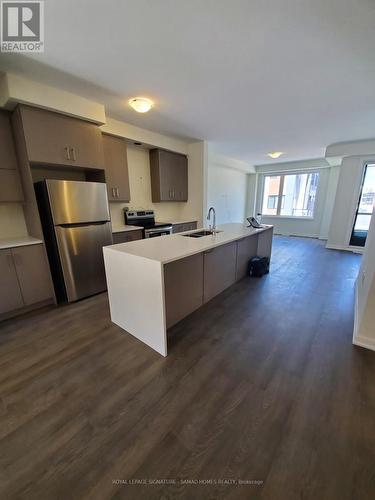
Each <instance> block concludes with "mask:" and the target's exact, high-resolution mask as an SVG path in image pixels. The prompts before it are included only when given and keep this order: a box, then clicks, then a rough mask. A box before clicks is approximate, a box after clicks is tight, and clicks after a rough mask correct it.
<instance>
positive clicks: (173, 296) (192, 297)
mask: <svg viewBox="0 0 375 500" xmlns="http://www.w3.org/2000/svg"><path fill="white" fill-rule="evenodd" d="M164 286H165V310H166V322H167V328H169V327H171V326H172V325H174V324H175V323H177V322H178V321H180V320H181V319H182V318H184V317H185V316H187V315H188V314H190V313H192V312H193V311H195V310H196V309H198V308H199V307H200V306H201V305H202V304H203V254H202V253H200V254H196V255H192V256H191V257H186V258H185V259H181V260H177V261H175V262H170V263H169V264H166V265H165V266H164Z"/></svg>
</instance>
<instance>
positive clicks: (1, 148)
mask: <svg viewBox="0 0 375 500" xmlns="http://www.w3.org/2000/svg"><path fill="white" fill-rule="evenodd" d="M0 153H1V154H0V202H8V201H11V202H13V201H16V202H20V201H23V199H24V197H23V192H22V187H21V181H20V177H19V174H18V165H17V157H16V150H15V146H14V140H13V134H12V128H11V124H10V116H9V113H8V112H7V111H0Z"/></svg>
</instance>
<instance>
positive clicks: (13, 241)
mask: <svg viewBox="0 0 375 500" xmlns="http://www.w3.org/2000/svg"><path fill="white" fill-rule="evenodd" d="M41 243H43V241H42V240H39V239H38V238H33V237H32V236H23V237H21V238H1V239H0V250H4V249H6V248H15V247H25V246H28V245H40V244H41Z"/></svg>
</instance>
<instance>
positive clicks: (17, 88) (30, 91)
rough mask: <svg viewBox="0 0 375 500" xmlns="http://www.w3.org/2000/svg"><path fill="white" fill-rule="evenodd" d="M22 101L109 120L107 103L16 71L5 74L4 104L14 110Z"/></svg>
mask: <svg viewBox="0 0 375 500" xmlns="http://www.w3.org/2000/svg"><path fill="white" fill-rule="evenodd" d="M18 103H22V104H30V105H32V106H38V107H40V108H45V109H50V110H53V111H58V112H60V113H64V114H66V115H70V116H75V117H77V118H83V119H85V120H89V121H92V122H95V123H100V124H102V123H105V121H106V117H105V109H104V106H103V104H99V103H97V102H94V101H90V100H88V99H85V98H84V97H80V96H77V95H75V94H71V93H70V92H66V91H65V90H60V89H57V88H55V87H50V86H48V85H43V84H41V83H37V82H34V81H32V80H29V79H27V78H24V77H23V76H19V75H14V74H12V73H7V74H1V75H0V107H4V108H7V109H14V107H15V106H16V105H17V104H18Z"/></svg>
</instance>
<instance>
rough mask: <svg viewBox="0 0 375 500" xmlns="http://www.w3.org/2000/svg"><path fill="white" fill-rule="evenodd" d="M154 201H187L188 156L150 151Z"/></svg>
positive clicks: (159, 150)
mask: <svg viewBox="0 0 375 500" xmlns="http://www.w3.org/2000/svg"><path fill="white" fill-rule="evenodd" d="M150 169H151V190H152V201H153V202H158V201H187V198H188V167H187V157H186V156H185V155H181V154H178V153H172V152H170V151H164V150H162V149H152V150H151V151H150Z"/></svg>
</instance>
